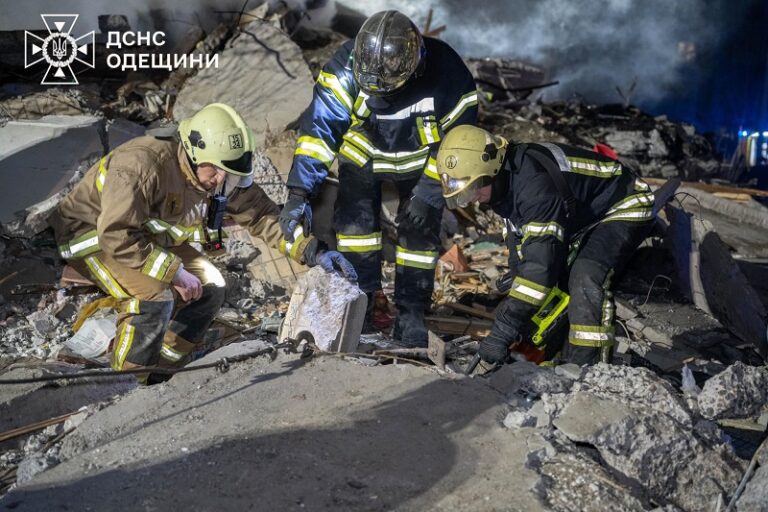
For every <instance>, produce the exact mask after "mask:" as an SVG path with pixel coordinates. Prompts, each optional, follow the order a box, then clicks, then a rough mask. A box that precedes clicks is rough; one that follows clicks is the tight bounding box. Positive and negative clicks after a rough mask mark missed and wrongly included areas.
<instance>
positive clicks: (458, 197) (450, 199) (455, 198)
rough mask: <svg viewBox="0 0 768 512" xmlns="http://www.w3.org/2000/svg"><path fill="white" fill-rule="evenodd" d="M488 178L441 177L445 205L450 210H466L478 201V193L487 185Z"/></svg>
mask: <svg viewBox="0 0 768 512" xmlns="http://www.w3.org/2000/svg"><path fill="white" fill-rule="evenodd" d="M485 178H486V176H478V177H473V178H453V177H451V176H448V175H447V174H441V175H440V183H441V185H442V188H443V197H444V198H445V205H446V206H447V207H448V208H450V209H452V210H453V209H456V208H465V207H467V206H468V205H469V204H470V203H473V202H475V201H476V200H477V195H478V192H479V191H480V189H481V188H483V187H484V186H485V185H486V184H487V183H486V182H487V179H485Z"/></svg>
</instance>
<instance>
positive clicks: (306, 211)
mask: <svg viewBox="0 0 768 512" xmlns="http://www.w3.org/2000/svg"><path fill="white" fill-rule="evenodd" d="M277 221H278V223H279V224H280V231H282V232H283V238H285V239H286V240H287V241H288V242H293V241H294V237H293V234H294V232H295V231H296V227H297V226H298V225H299V222H301V223H302V226H303V227H304V234H305V235H308V234H309V233H310V232H311V229H312V208H311V207H310V206H309V200H308V199H307V195H306V192H304V191H303V190H301V189H291V191H290V193H289V194H288V200H287V201H286V202H285V206H283V209H282V210H281V211H280V216H279V217H278V218H277Z"/></svg>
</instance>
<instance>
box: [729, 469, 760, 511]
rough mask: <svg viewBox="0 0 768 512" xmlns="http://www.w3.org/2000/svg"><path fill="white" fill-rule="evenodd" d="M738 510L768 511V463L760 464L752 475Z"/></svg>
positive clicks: (740, 499) (738, 504) (737, 507)
mask: <svg viewBox="0 0 768 512" xmlns="http://www.w3.org/2000/svg"><path fill="white" fill-rule="evenodd" d="M736 510H737V511H738V512H768V465H765V466H760V467H759V468H757V470H756V471H755V474H754V475H752V478H751V479H750V481H749V483H748V484H747V486H746V488H745V489H744V494H742V495H741V497H740V498H739V501H737V502H736Z"/></svg>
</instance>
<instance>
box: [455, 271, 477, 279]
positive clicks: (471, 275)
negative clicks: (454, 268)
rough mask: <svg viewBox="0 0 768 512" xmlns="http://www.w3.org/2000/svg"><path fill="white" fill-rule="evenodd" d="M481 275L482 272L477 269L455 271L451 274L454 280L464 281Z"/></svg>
mask: <svg viewBox="0 0 768 512" xmlns="http://www.w3.org/2000/svg"><path fill="white" fill-rule="evenodd" d="M479 275H480V272H476V271H469V272H453V273H451V274H450V276H451V280H452V281H464V280H468V279H472V278H476V277H477V276H479Z"/></svg>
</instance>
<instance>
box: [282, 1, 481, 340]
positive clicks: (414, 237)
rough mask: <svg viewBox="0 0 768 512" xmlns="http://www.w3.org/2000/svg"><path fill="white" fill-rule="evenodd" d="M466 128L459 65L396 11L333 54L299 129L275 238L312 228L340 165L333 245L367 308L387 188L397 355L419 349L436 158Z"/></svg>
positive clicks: (466, 93) (437, 212) (435, 223)
mask: <svg viewBox="0 0 768 512" xmlns="http://www.w3.org/2000/svg"><path fill="white" fill-rule="evenodd" d="M476 119H477V91H476V88H475V83H474V80H473V78H472V75H471V73H470V72H469V70H468V69H467V67H466V66H465V65H464V62H463V61H462V60H461V58H460V57H459V56H458V55H457V54H456V52H455V51H454V50H453V49H451V48H450V46H448V45H447V44H446V43H444V42H442V41H440V40H437V39H433V38H429V37H422V35H421V34H420V33H419V30H418V29H417V28H416V26H415V25H414V24H413V22H412V21H411V20H410V19H408V17H406V16H405V15H403V14H402V13H400V12H397V11H384V12H380V13H377V14H374V15H373V16H371V17H370V18H368V20H366V22H365V23H364V24H363V26H362V28H361V29H360V32H359V33H358V35H357V37H356V38H355V40H354V41H348V42H347V43H345V44H343V45H342V46H341V48H339V50H338V51H337V52H336V54H335V55H334V56H333V58H332V59H331V60H330V62H328V63H327V64H326V65H325V67H324V68H323V70H322V71H321V73H320V76H319V77H318V79H317V83H316V85H315V89H314V98H313V100H312V103H311V104H310V105H309V107H308V109H307V110H306V111H305V113H304V114H303V116H302V118H301V122H300V133H299V135H300V136H299V139H298V145H297V148H296V151H295V154H294V160H293V166H292V168H291V172H290V174H289V177H288V187H289V191H290V194H289V198H288V201H287V203H286V205H285V207H284V208H283V211H282V213H281V228H282V229H283V232H284V234H285V236H286V237H287V238H289V239H290V237H291V236H293V234H294V233H300V232H301V230H302V229H303V230H306V229H311V210H310V207H309V198H310V197H311V196H312V195H313V194H314V193H315V192H316V191H317V190H318V188H319V186H320V183H321V182H322V181H323V179H324V178H325V177H326V176H327V174H328V167H329V166H330V165H331V163H332V162H333V161H334V159H336V158H338V159H339V192H338V198H337V200H336V208H335V218H334V229H335V231H336V238H337V246H338V250H339V251H340V252H342V253H343V254H344V255H345V256H346V257H347V259H349V261H350V262H352V264H353V265H354V266H355V269H356V270H357V274H358V279H359V281H358V283H359V285H360V288H361V289H362V290H363V291H365V292H366V293H367V294H368V297H369V306H372V304H373V297H372V293H373V292H374V291H375V290H377V289H380V288H381V247H382V234H381V226H380V222H379V215H380V210H381V182H382V181H384V180H389V181H392V182H394V184H395V185H396V187H397V190H398V192H399V195H400V209H399V212H398V231H397V248H396V274H395V303H396V305H397V308H398V316H397V319H396V324H395V329H394V337H395V339H396V340H399V341H400V342H401V343H402V344H404V345H411V346H425V345H426V343H427V332H426V327H425V324H424V312H425V310H426V309H427V308H428V307H429V304H430V302H431V296H432V289H433V285H434V271H435V266H436V264H437V258H438V248H439V246H440V239H439V233H440V221H441V217H442V209H443V206H444V201H443V197H442V193H441V188H440V180H439V178H438V175H437V172H436V167H435V155H436V154H437V147H438V145H439V142H440V140H441V139H442V137H443V136H444V135H445V133H446V132H447V131H448V130H450V129H451V128H452V127H453V126H458V125H460V124H474V123H475V122H476ZM369 314H370V309H369Z"/></svg>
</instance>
